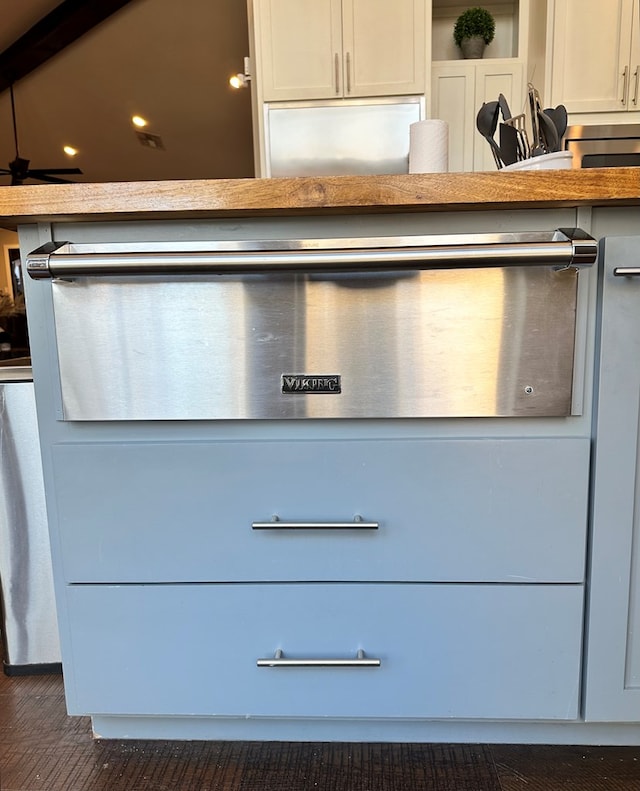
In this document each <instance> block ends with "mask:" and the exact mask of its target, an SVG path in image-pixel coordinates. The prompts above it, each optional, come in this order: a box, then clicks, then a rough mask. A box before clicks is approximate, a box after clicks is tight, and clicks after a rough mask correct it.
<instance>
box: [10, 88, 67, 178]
mask: <svg viewBox="0 0 640 791" xmlns="http://www.w3.org/2000/svg"><path fill="white" fill-rule="evenodd" d="M9 91H10V94H11V119H12V121H13V139H14V141H15V145H16V156H15V159H13V161H11V162H9V167H8V169H6V168H0V174H6V175H8V176H11V186H12V187H14V186H18V185H20V184H24V182H25V180H26V179H36V180H37V181H46V182H49V183H51V184H69V183H71V182H70V181H69V179H65V178H60V176H62V175H65V176H71V175H76V176H78V175H82V171H81V170H80V168H40V169H33V168H30V167H29V160H28V159H23V158H22V157H21V156H20V152H19V149H18V125H17V123H16V107H15V102H14V98H13V85H10V86H9Z"/></svg>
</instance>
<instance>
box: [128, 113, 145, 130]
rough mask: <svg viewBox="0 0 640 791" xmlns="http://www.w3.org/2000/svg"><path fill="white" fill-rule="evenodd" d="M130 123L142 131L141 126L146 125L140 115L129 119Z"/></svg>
mask: <svg viewBox="0 0 640 791" xmlns="http://www.w3.org/2000/svg"><path fill="white" fill-rule="evenodd" d="M131 123H132V124H133V125H134V126H137V127H139V128H140V129H142V127H143V126H146V125H147V119H146V118H143V117H142V116H141V115H134V116H132V117H131Z"/></svg>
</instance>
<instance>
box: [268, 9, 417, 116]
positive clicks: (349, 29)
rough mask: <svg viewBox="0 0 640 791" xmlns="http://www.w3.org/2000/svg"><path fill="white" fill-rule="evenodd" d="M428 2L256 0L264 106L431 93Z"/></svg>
mask: <svg viewBox="0 0 640 791" xmlns="http://www.w3.org/2000/svg"><path fill="white" fill-rule="evenodd" d="M425 5H426V3H425V0H395V1H394V2H393V3H389V2H388V0H255V1H254V5H253V10H254V24H255V28H256V38H257V40H258V41H259V45H260V46H259V52H258V57H257V61H258V62H257V63H256V76H257V78H258V79H260V80H261V81H262V98H263V101H267V102H269V101H287V100H292V99H294V100H295V99H301V100H305V99H336V98H343V97H360V96H397V95H402V94H420V93H424V75H425V71H426V63H425V33H426V30H425Z"/></svg>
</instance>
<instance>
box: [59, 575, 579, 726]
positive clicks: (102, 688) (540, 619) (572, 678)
mask: <svg viewBox="0 0 640 791" xmlns="http://www.w3.org/2000/svg"><path fill="white" fill-rule="evenodd" d="M67 602H68V615H69V618H70V622H71V626H72V629H73V633H74V637H73V641H72V644H71V657H70V660H71V661H70V662H69V665H67V666H65V680H66V682H67V694H68V696H69V700H68V703H69V707H70V711H71V713H74V714H113V715H147V714H148V715H155V714H163V715H168V714H176V715H187V714H190V715H196V716H204V715H214V714H218V715H229V716H243V717H244V716H275V717H326V716H335V717H425V718H443V717H446V718H448V717H464V718H477V717H483V718H527V719H536V718H544V719H573V718H575V717H576V716H577V695H578V679H579V669H580V637H581V623H582V588H581V586H578V585H559V586H556V585H513V586H503V585H428V584H417V585H407V584H405V585H402V584H401V585H395V584H386V585H385V584H383V585H369V584H363V585H343V584H325V585H321V584H275V585H251V584H249V585H225V584H219V585H184V586H183V585H148V586H142V585H141V586H138V585H127V586H106V585H105V586H92V585H87V586H84V585H81V586H70V587H69V588H68V590H67ZM278 649H280V650H282V651H283V654H284V656H285V657H287V658H290V659H297V660H305V661H308V660H310V659H322V660H325V661H326V660H327V659H329V660H335V659H340V660H342V659H353V658H355V657H356V656H357V653H358V651H363V652H364V656H365V658H373V659H379V660H380V666H379V667H363V666H348V667H339V666H338V667H336V666H331V667H258V666H257V661H258V660H259V659H270V658H272V657H274V654H275V652H276V651H277V650H278Z"/></svg>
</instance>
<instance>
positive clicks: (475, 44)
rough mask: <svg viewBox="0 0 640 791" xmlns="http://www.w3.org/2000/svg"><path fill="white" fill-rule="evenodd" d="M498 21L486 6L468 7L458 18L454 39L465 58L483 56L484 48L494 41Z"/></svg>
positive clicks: (454, 29)
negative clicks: (496, 21)
mask: <svg viewBox="0 0 640 791" xmlns="http://www.w3.org/2000/svg"><path fill="white" fill-rule="evenodd" d="M495 32H496V23H495V20H494V18H493V17H492V16H491V14H490V13H489V12H488V11H487V9H486V8H479V7H478V6H474V7H473V8H467V10H466V11H463V12H462V13H461V14H460V16H459V17H458V18H457V20H456V24H455V26H454V28H453V40H454V41H455V42H456V44H457V45H458V46H459V47H460V49H461V50H462V55H463V57H465V58H481V57H482V55H483V53H484V48H485V47H486V45H487V44H490V43H491V42H492V41H493V37H494V35H495Z"/></svg>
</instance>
